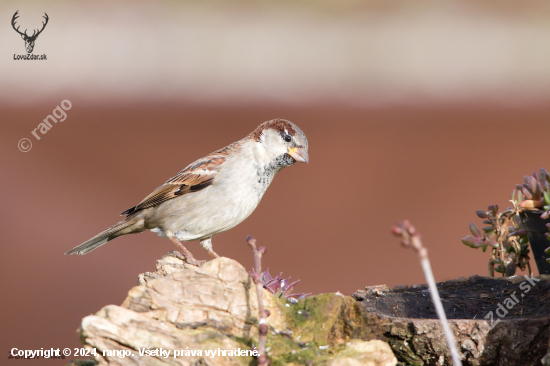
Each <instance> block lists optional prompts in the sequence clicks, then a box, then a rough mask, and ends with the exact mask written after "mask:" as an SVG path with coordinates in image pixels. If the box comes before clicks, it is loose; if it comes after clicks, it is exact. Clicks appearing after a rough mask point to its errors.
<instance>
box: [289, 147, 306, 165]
mask: <svg viewBox="0 0 550 366" xmlns="http://www.w3.org/2000/svg"><path fill="white" fill-rule="evenodd" d="M288 154H289V155H290V156H292V158H293V159H294V160H296V161H299V162H300V163H309V155H308V154H307V150H306V149H305V148H303V147H294V148H292V149H288Z"/></svg>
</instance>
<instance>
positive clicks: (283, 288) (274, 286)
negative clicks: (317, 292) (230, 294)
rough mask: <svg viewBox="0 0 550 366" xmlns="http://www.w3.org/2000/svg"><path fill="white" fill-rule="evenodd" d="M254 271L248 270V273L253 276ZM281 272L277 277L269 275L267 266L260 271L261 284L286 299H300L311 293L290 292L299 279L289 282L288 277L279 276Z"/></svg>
mask: <svg viewBox="0 0 550 366" xmlns="http://www.w3.org/2000/svg"><path fill="white" fill-rule="evenodd" d="M254 273H255V272H254V269H252V272H250V275H251V276H253V275H254ZM282 274H283V273H282V272H281V273H280V274H279V275H277V277H271V275H270V274H269V268H268V269H266V270H265V272H263V273H261V275H260V280H261V281H262V284H263V286H264V288H265V289H267V290H268V291H269V292H271V293H272V294H274V295H275V296H277V297H284V298H287V299H288V298H291V299H295V300H301V299H303V298H306V297H308V296H309V295H311V293H309V294H303V293H299V294H292V293H291V292H292V288H293V287H294V286H296V284H297V283H298V282H300V280H298V281H294V282H292V283H290V277H289V278H286V279H283V278H282V277H281V275H282Z"/></svg>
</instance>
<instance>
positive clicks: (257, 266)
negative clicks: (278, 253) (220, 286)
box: [246, 235, 271, 366]
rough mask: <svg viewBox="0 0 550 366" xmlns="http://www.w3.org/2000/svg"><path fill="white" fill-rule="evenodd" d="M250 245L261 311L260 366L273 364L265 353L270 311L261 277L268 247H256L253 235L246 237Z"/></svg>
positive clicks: (253, 276) (253, 275) (251, 275)
mask: <svg viewBox="0 0 550 366" xmlns="http://www.w3.org/2000/svg"><path fill="white" fill-rule="evenodd" d="M246 241H247V242H248V245H250V248H252V253H254V273H252V274H250V277H252V280H253V281H254V283H255V284H256V294H257V295H258V312H259V318H260V320H259V325H260V326H259V333H260V339H259V341H258V353H259V356H258V366H264V365H269V364H271V362H270V360H269V359H268V358H267V356H266V354H265V344H266V341H267V317H268V316H269V311H267V310H265V309H264V301H263V297H262V294H263V292H264V286H263V284H262V281H261V279H260V276H261V273H262V255H263V254H265V252H266V248H265V247H259V248H256V239H254V238H253V237H252V236H250V235H249V236H248V237H247V238H246Z"/></svg>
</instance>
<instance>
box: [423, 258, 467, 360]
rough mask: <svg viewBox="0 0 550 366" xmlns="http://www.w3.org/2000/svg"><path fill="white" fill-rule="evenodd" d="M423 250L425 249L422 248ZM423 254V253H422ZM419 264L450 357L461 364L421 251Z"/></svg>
mask: <svg viewBox="0 0 550 366" xmlns="http://www.w3.org/2000/svg"><path fill="white" fill-rule="evenodd" d="M424 250H425V249H424ZM422 254H425V255H422ZM420 264H421V265H422V270H423V271H424V276H426V281H428V287H429V288H430V295H431V296H432V301H433V303H434V305H435V311H436V312H437V316H438V317H439V321H440V322H441V326H442V327H443V333H444V334H445V338H446V339H447V347H449V351H451V358H452V360H453V363H454V364H455V366H462V362H461V361H460V355H459V354H458V349H457V348H456V341H455V336H454V334H453V332H452V331H451V328H450V327H449V323H448V322H447V316H446V315H445V310H443V304H441V299H440V298H439V292H438V291H437V287H436V286H435V279H434V275H433V273H432V267H431V266H430V260H429V259H428V255H427V253H421V255H420Z"/></svg>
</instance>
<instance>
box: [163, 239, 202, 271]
mask: <svg viewBox="0 0 550 366" xmlns="http://www.w3.org/2000/svg"><path fill="white" fill-rule="evenodd" d="M170 240H172V242H173V243H174V244H176V246H177V247H178V248H179V249H180V250H181V252H182V253H183V256H184V257H185V261H186V262H187V263H189V264H192V265H194V266H197V267H200V266H202V265H203V264H204V263H206V261H202V260H201V261H199V260H196V259H195V257H193V254H191V252H190V251H188V250H187V248H186V247H184V246H183V244H182V243H181V242H180V241H179V240H178V239H177V238H176V237H175V236H171V237H170Z"/></svg>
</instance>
